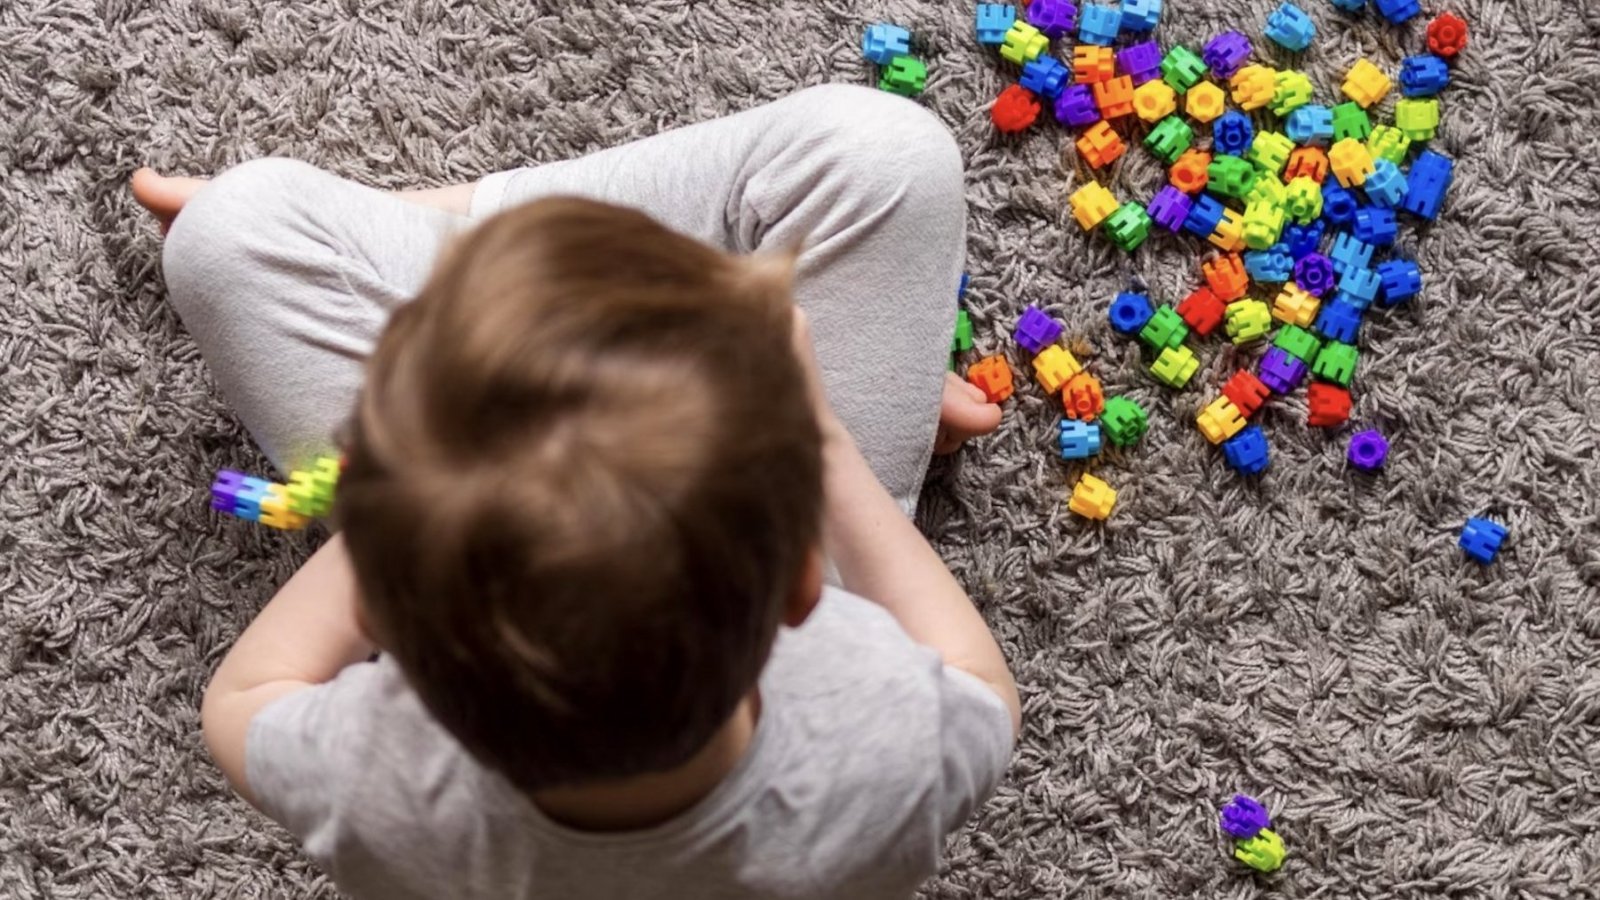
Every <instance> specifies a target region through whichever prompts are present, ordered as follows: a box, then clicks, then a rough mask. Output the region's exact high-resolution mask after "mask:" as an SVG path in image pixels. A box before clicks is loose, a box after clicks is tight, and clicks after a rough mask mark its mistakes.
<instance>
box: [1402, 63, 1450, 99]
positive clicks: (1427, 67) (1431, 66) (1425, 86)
mask: <svg viewBox="0 0 1600 900" xmlns="http://www.w3.org/2000/svg"><path fill="white" fill-rule="evenodd" d="M1449 84H1450V66H1449V65H1448V64H1446V63H1445V61H1444V60H1443V59H1441V58H1439V57H1437V56H1434V55H1433V54H1432V53H1422V54H1418V55H1416V56H1408V57H1406V58H1405V59H1403V60H1401V61H1400V93H1402V94H1404V95H1406V96H1407V97H1432V96H1433V95H1434V94H1437V93H1439V92H1440V91H1442V90H1444V89H1445V87H1447V86H1448V85H1449Z"/></svg>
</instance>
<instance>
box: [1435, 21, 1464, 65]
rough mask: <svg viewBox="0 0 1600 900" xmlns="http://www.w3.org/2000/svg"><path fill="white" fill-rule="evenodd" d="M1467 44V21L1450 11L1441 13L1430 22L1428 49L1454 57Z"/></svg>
mask: <svg viewBox="0 0 1600 900" xmlns="http://www.w3.org/2000/svg"><path fill="white" fill-rule="evenodd" d="M1466 46H1467V23H1466V22H1464V21H1462V20H1461V19H1460V18H1457V17H1456V16H1452V15H1451V14H1449V13H1440V14H1439V15H1437V16H1435V17H1434V19H1433V21H1432V22H1429V23H1428V49H1429V50H1432V51H1433V52H1435V53H1437V54H1439V55H1440V56H1442V57H1444V58H1445V59H1454V58H1455V56H1456V54H1457V53H1460V52H1461V51H1462V50H1464V49H1465V48H1466Z"/></svg>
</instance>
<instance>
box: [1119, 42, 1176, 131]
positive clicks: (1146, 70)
mask: <svg viewBox="0 0 1600 900" xmlns="http://www.w3.org/2000/svg"><path fill="white" fill-rule="evenodd" d="M1117 67H1118V68H1120V69H1121V70H1122V74H1124V75H1127V76H1128V77H1129V78H1132V79H1133V83H1134V84H1136V85H1143V84H1147V83H1149V82H1151V81H1155V80H1158V79H1160V78H1161V45H1160V44H1158V43H1156V42H1155V41H1145V42H1144V43H1142V44H1134V45H1133V46H1131V47H1128V48H1126V49H1124V50H1120V51H1118V52H1117ZM1167 87H1169V88H1172V85H1170V84H1169V85H1167ZM1173 92H1174V95H1176V92H1177V91H1176V88H1173ZM1157 118H1160V117H1159V116H1158V117H1157Z"/></svg>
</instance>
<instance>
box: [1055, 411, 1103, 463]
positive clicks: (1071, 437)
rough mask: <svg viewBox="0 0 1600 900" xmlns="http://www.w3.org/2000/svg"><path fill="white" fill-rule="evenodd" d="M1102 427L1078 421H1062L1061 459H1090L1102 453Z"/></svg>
mask: <svg viewBox="0 0 1600 900" xmlns="http://www.w3.org/2000/svg"><path fill="white" fill-rule="evenodd" d="M1102 440H1103V439H1102V438H1101V436H1100V426H1099V425H1097V424H1095V423H1094V422H1080V421H1078V420H1077V419H1062V420H1061V458H1062V459H1088V458H1089V457H1091V456H1094V455H1095V454H1096V453H1099V452H1100V444H1101V441H1102Z"/></svg>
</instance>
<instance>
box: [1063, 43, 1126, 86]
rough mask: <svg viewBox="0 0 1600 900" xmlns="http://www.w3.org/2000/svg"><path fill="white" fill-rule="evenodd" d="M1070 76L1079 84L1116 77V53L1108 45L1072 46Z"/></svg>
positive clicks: (1093, 82) (1097, 82)
mask: <svg viewBox="0 0 1600 900" xmlns="http://www.w3.org/2000/svg"><path fill="white" fill-rule="evenodd" d="M1072 77H1073V78H1074V79H1076V80H1077V82H1078V83H1079V84H1099V83H1100V82H1102V81H1110V80H1111V79H1113V78H1115V77H1117V54H1116V53H1115V52H1114V51H1113V50H1112V49H1111V48H1110V47H1097V46H1095V45H1094V44H1079V45H1078V46H1076V47H1073V48H1072Z"/></svg>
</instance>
